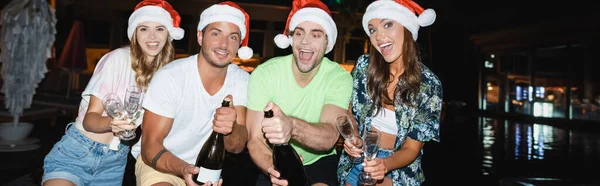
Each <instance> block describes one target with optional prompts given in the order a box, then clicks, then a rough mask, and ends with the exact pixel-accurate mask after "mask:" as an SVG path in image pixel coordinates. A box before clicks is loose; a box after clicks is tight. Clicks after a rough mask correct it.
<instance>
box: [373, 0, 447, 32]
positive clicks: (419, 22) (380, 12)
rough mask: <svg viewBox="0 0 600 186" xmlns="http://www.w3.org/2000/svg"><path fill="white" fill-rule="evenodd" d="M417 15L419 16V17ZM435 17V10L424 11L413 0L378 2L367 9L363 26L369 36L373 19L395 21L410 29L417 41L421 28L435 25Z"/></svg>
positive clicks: (381, 0)
mask: <svg viewBox="0 0 600 186" xmlns="http://www.w3.org/2000/svg"><path fill="white" fill-rule="evenodd" d="M415 13H417V14H419V16H418V17H417V15H415ZM435 16H436V15H435V11H433V9H426V10H423V8H422V7H421V6H419V5H418V4H417V3H415V2H414V1H413V0H377V1H374V2H373V3H371V4H370V5H369V6H368V7H367V10H366V11H365V14H364V15H363V20H362V25H363V28H364V29H365V32H366V33H367V35H369V27H368V25H369V21H371V19H375V18H379V19H390V20H394V21H397V22H398V23H400V24H402V26H404V27H405V28H406V29H408V30H409V31H410V32H411V33H412V36H413V39H414V40H415V41H416V40H417V38H418V36H419V28H420V27H426V26H429V25H431V24H433V22H435Z"/></svg>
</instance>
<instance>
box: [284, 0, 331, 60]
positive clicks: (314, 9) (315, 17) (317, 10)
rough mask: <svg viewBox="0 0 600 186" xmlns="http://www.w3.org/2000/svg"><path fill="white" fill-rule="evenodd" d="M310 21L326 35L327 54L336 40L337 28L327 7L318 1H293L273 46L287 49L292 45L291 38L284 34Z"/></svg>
mask: <svg viewBox="0 0 600 186" xmlns="http://www.w3.org/2000/svg"><path fill="white" fill-rule="evenodd" d="M305 21H310V22H313V23H317V24H319V25H321V27H323V29H325V34H327V49H326V50H325V54H327V53H329V52H330V51H331V50H332V49H333V46H334V45H335V41H336V39H337V26H336V25H335V22H334V21H333V18H331V12H330V11H329V8H327V5H325V4H323V2H321V1H320V0H294V2H293V3H292V10H291V11H290V14H289V15H288V18H287V22H286V24H285V30H284V31H283V34H277V36H275V44H276V45H277V47H279V48H282V49H284V48H287V47H288V46H290V43H292V37H291V36H287V35H286V32H288V31H293V30H294V29H296V26H298V25H299V24H300V23H303V22H305Z"/></svg>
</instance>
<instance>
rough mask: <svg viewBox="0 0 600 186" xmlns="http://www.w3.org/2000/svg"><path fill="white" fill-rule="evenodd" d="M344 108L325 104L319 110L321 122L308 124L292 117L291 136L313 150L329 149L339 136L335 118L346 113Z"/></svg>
mask: <svg viewBox="0 0 600 186" xmlns="http://www.w3.org/2000/svg"><path fill="white" fill-rule="evenodd" d="M346 111H347V110H346V109H345V108H341V107H338V106H335V105H331V104H327V105H325V106H323V110H322V111H321V122H320V123H313V124H310V123H308V122H306V121H304V120H301V119H298V118H295V117H292V124H293V127H294V128H293V129H292V138H294V139H295V140H296V141H298V142H300V143H301V144H303V145H305V146H307V147H309V148H312V149H314V150H320V151H325V150H330V149H331V148H332V147H333V146H334V145H335V143H336V142H337V140H338V139H339V137H340V133H339V132H338V131H337V129H336V127H335V118H336V117H338V116H341V115H343V114H345V113H346Z"/></svg>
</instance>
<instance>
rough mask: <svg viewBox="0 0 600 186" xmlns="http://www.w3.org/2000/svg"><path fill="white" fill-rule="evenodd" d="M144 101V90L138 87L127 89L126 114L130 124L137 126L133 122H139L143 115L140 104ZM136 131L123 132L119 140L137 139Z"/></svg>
mask: <svg viewBox="0 0 600 186" xmlns="http://www.w3.org/2000/svg"><path fill="white" fill-rule="evenodd" d="M141 100H142V89H141V88H139V87H137V86H135V85H134V86H130V87H128V88H127V91H126V92H125V109H124V110H125V112H126V113H127V117H126V118H125V120H126V121H129V124H132V125H135V124H134V123H133V122H134V121H135V120H137V119H138V118H139V117H140V116H141V115H142V114H141V113H142V112H143V111H142V109H141V107H140V103H141ZM135 136H136V135H135V130H134V129H130V130H124V131H123V132H121V134H120V136H119V138H121V140H131V139H133V138H135Z"/></svg>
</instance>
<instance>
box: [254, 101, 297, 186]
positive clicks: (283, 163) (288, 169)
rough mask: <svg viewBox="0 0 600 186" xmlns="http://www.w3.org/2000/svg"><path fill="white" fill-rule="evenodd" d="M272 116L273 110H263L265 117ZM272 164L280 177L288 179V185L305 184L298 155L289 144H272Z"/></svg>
mask: <svg viewBox="0 0 600 186" xmlns="http://www.w3.org/2000/svg"><path fill="white" fill-rule="evenodd" d="M271 117H273V111H272V110H269V111H265V118H271ZM273 165H274V166H275V169H276V170H277V171H279V174H280V177H279V178H280V179H285V180H287V181H288V185H289V186H306V185H308V178H307V176H306V172H305V171H304V166H303V165H302V161H301V160H300V156H298V153H296V150H294V147H292V146H291V145H289V144H273Z"/></svg>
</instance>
